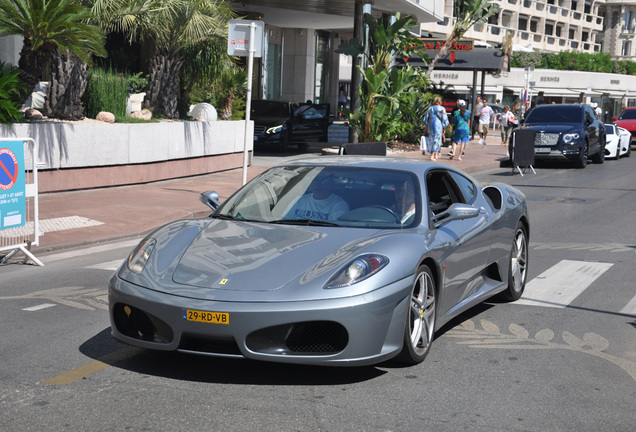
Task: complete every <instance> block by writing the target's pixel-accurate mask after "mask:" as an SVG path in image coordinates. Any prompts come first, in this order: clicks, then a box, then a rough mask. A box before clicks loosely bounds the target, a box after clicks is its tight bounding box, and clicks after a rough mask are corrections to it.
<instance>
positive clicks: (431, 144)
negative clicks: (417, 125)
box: [424, 96, 449, 161]
mask: <svg viewBox="0 0 636 432" xmlns="http://www.w3.org/2000/svg"><path fill="white" fill-rule="evenodd" d="M424 124H425V126H426V134H425V136H426V150H427V151H428V152H429V153H430V154H431V160H432V161H436V160H438V159H439V152H440V150H441V147H442V142H443V140H444V139H445V135H444V130H445V129H446V126H448V125H449V123H448V116H447V115H446V109H445V108H444V107H443V106H442V98H441V97H440V96H436V97H435V99H433V105H432V106H431V107H430V108H429V109H428V110H426V114H425V115H424Z"/></svg>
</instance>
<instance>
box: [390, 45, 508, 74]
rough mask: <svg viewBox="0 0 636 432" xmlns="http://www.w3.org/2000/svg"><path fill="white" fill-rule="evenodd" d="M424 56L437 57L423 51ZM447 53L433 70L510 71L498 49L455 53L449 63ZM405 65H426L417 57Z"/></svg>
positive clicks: (398, 61)
mask: <svg viewBox="0 0 636 432" xmlns="http://www.w3.org/2000/svg"><path fill="white" fill-rule="evenodd" d="M424 54H426V55H428V57H429V58H430V59H431V60H432V59H434V58H435V56H436V55H437V51H424ZM450 54H451V53H450V52H449V53H448V54H446V55H445V56H444V57H442V59H441V60H440V61H438V62H437V64H436V65H435V70H455V71H460V70H464V71H490V72H496V71H500V70H502V69H505V70H508V71H509V70H510V62H509V61H508V57H507V55H504V53H503V50H501V49H498V48H480V47H474V48H473V50H472V51H455V52H454V54H455V60H454V61H453V62H451V60H450V57H451V55H450ZM396 63H398V64H402V65H403V64H405V61H404V59H397V60H396ZM406 63H408V64H409V65H411V66H415V67H421V68H426V67H428V64H427V63H426V62H424V61H423V60H422V59H421V58H419V57H411V58H409V59H407V61H406Z"/></svg>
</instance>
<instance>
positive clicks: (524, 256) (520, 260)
mask: <svg viewBox="0 0 636 432" xmlns="http://www.w3.org/2000/svg"><path fill="white" fill-rule="evenodd" d="M527 271H528V234H527V233H526V228H525V226H523V224H522V223H521V222H519V223H518V224H517V228H516V229H515V236H514V240H513V241H512V249H511V251H510V259H509V268H508V288H506V290H505V291H503V292H502V293H501V297H502V298H503V299H504V300H507V301H515V300H519V298H520V297H521V295H522V294H523V290H524V289H525V288H526V279H527Z"/></svg>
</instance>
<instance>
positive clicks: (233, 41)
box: [227, 20, 264, 184]
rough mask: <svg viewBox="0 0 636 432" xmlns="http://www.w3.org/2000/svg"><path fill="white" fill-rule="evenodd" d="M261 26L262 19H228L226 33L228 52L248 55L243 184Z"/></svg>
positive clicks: (245, 179)
mask: <svg viewBox="0 0 636 432" xmlns="http://www.w3.org/2000/svg"><path fill="white" fill-rule="evenodd" d="M246 28H249V36H248V35H247V34H246V31H245V30H246ZM263 28H264V23H263V22H262V21H244V20H230V31H229V33H228V41H227V42H228V45H227V52H228V54H229V55H235V56H239V57H245V55H246V54H247V57H248V61H247V96H246V101H245V134H244V135H245V136H244V142H243V184H245V183H247V162H248V152H247V140H248V134H247V133H248V131H249V122H250V112H251V110H252V71H253V68H254V57H262V53H263ZM257 30H258V31H257ZM252 139H253V137H252Z"/></svg>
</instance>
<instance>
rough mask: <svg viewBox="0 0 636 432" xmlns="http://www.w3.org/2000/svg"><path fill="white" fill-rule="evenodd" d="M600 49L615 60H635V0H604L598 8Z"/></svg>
mask: <svg viewBox="0 0 636 432" xmlns="http://www.w3.org/2000/svg"><path fill="white" fill-rule="evenodd" d="M599 13H600V15H601V18H603V30H602V32H601V33H600V34H599V35H598V36H597V40H598V41H599V43H600V44H601V46H602V51H603V52H604V53H607V54H609V55H611V56H612V58H614V59H617V60H632V61H633V60H636V44H635V43H634V42H635V39H636V1H634V0H632V1H625V0H622V1H619V0H605V5H604V6H603V7H601V8H600V12H599Z"/></svg>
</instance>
